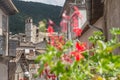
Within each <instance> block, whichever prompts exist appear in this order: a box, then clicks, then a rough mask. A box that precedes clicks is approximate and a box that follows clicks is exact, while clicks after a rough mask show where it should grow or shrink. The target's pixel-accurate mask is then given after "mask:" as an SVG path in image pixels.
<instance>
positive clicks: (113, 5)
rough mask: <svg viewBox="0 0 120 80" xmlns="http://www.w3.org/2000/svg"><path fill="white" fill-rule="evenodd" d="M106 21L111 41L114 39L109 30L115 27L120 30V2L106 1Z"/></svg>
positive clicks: (117, 0) (114, 0)
mask: <svg viewBox="0 0 120 80" xmlns="http://www.w3.org/2000/svg"><path fill="white" fill-rule="evenodd" d="M104 20H105V26H106V29H107V32H108V34H107V37H108V40H109V39H110V38H111V37H112V36H111V34H110V32H109V30H110V29H111V28H113V27H114V28H118V27H119V28H120V0H105V3H104ZM119 40H120V37H119ZM118 52H120V48H119V49H118V50H117V51H116V53H117V54H118Z"/></svg>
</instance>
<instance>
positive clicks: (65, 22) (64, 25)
mask: <svg viewBox="0 0 120 80" xmlns="http://www.w3.org/2000/svg"><path fill="white" fill-rule="evenodd" d="M60 26H61V27H62V32H66V31H67V26H68V22H67V21H66V20H64V19H63V20H62V21H61V22H60Z"/></svg>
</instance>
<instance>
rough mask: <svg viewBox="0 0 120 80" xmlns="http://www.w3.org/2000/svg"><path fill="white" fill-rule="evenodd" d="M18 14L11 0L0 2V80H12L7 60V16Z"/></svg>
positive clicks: (8, 57)
mask: <svg viewBox="0 0 120 80" xmlns="http://www.w3.org/2000/svg"><path fill="white" fill-rule="evenodd" d="M16 13H18V10H17V8H16V7H15V6H14V4H13V3H12V1H11V0H0V80H13V77H14V75H13V73H9V72H10V70H9V69H10V68H9V67H10V63H9V60H10V59H11V58H12V57H11V55H10V54H9V49H8V42H9V41H8V35H9V26H8V24H9V16H10V15H14V14H16Z"/></svg>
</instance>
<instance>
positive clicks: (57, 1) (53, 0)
mask: <svg viewBox="0 0 120 80" xmlns="http://www.w3.org/2000/svg"><path fill="white" fill-rule="evenodd" d="M23 1H33V2H41V3H46V4H52V5H58V6H63V4H64V2H65V0H23Z"/></svg>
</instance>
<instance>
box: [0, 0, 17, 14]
mask: <svg viewBox="0 0 120 80" xmlns="http://www.w3.org/2000/svg"><path fill="white" fill-rule="evenodd" d="M0 7H1V9H2V10H3V11H4V12H5V13H6V14H8V15H14V14H16V13H18V12H19V11H18V9H17V8H16V7H15V5H14V4H13V2H12V1H11V0H0Z"/></svg>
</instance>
